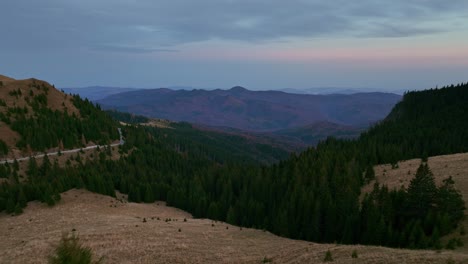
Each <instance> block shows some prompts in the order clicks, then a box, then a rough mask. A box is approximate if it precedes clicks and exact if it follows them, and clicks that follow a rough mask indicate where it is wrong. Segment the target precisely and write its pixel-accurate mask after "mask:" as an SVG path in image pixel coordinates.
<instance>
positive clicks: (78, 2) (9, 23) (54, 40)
mask: <svg viewBox="0 0 468 264" xmlns="http://www.w3.org/2000/svg"><path fill="white" fill-rule="evenodd" d="M6 2H7V3H2V10H3V11H2V15H1V16H0V32H2V35H1V37H2V41H0V48H1V49H6V50H17V51H24V50H51V51H54V50H58V49H77V48H88V49H94V50H100V51H111V52H127V53H128V52H133V53H135V52H136V53H147V52H161V51H170V50H172V49H171V48H170V47H171V46H174V45H178V44H184V43H193V42H199V41H205V40H210V39H222V40H237V41H245V42H266V41H280V40H282V39H286V38H290V37H296V38H297V37H299V38H311V37H323V36H325V37H330V38H332V37H336V36H340V37H342V36H348V37H363V36H364V37H408V36H415V35H421V34H432V33H436V32H441V31H450V30H452V28H451V27H450V25H448V24H447V21H449V20H451V19H455V18H457V17H462V16H464V14H466V13H467V12H468V1H464V0H450V1H440V0H425V1H420V0H394V1H385V0H382V1H377V0H360V1H349V0H334V1H332V0H330V1H323V0H288V1H284V0H238V1H235V0H197V1H192V0H171V1H169V0H166V1H163V0H159V1H152V0H139V1H130V0H100V1H94V0H70V1H61V0H42V1H36V0H16V1H6ZM464 19H465V20H466V17H465V18H464ZM461 24H463V23H461ZM465 24H468V23H465ZM107 43H113V44H112V45H108V44H107Z"/></svg>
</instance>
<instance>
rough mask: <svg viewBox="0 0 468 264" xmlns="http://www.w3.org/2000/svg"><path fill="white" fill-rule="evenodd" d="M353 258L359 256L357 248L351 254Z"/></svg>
mask: <svg viewBox="0 0 468 264" xmlns="http://www.w3.org/2000/svg"><path fill="white" fill-rule="evenodd" d="M351 257H352V258H358V254H357V251H356V250H353V253H352V254H351Z"/></svg>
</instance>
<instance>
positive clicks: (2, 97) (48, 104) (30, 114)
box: [0, 77, 119, 157]
mask: <svg viewBox="0 0 468 264" xmlns="http://www.w3.org/2000/svg"><path fill="white" fill-rule="evenodd" d="M118 138H119V136H118V132H117V123H116V122H114V121H112V119H110V118H109V117H108V116H107V115H106V114H105V113H103V112H102V111H100V110H99V109H96V108H95V107H94V105H92V104H91V103H90V102H89V101H87V100H85V101H83V100H81V99H80V98H79V97H77V96H70V95H67V94H64V93H62V92H60V91H58V90H57V89H55V88H54V87H53V86H52V85H50V84H48V83H47V82H44V81H41V80H36V79H27V80H14V79H11V78H5V77H2V84H1V86H0V139H1V141H2V142H3V143H4V145H6V147H7V151H6V152H5V151H3V153H0V155H1V154H3V155H9V157H13V156H15V155H22V154H30V153H31V152H32V151H46V150H48V149H52V148H58V149H68V148H73V147H81V146H85V145H87V144H93V143H100V144H108V143H110V142H111V141H112V140H118Z"/></svg>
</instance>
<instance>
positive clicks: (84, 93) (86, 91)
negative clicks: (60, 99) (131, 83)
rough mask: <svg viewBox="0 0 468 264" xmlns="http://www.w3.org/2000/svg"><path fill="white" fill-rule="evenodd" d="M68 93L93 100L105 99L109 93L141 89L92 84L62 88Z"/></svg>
mask: <svg viewBox="0 0 468 264" xmlns="http://www.w3.org/2000/svg"><path fill="white" fill-rule="evenodd" d="M61 90H63V91H64V92H66V93H69V94H78V95H80V96H81V97H82V98H88V99H89V100H91V101H96V100H99V99H103V98H105V97H107V96H109V95H113V94H118V93H124V92H129V91H136V90H139V89H138V88H121V87H105V86H90V87H82V88H61Z"/></svg>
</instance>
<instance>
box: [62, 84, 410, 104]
mask: <svg viewBox="0 0 468 264" xmlns="http://www.w3.org/2000/svg"><path fill="white" fill-rule="evenodd" d="M165 88H167V89H170V90H175V91H178V90H186V91H192V90H207V91H212V90H216V89H214V88H197V87H192V86H170V87H165ZM62 90H63V91H64V92H66V93H70V94H79V95H80V96H81V97H82V98H88V99H89V100H92V101H96V100H100V99H104V98H105V97H107V96H110V95H113V94H118V93H123V92H130V91H137V90H148V88H134V87H133V88H131V87H128V88H127V87H110V86H89V87H81V88H62ZM258 91H270V90H258ZM276 91H281V92H285V93H292V94H315V95H319V94H355V93H371V92H387V93H394V94H399V95H403V94H404V93H405V92H406V91H407V90H404V89H399V90H382V89H377V88H375V89H373V88H349V87H314V88H305V89H297V88H284V89H278V90H276Z"/></svg>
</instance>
